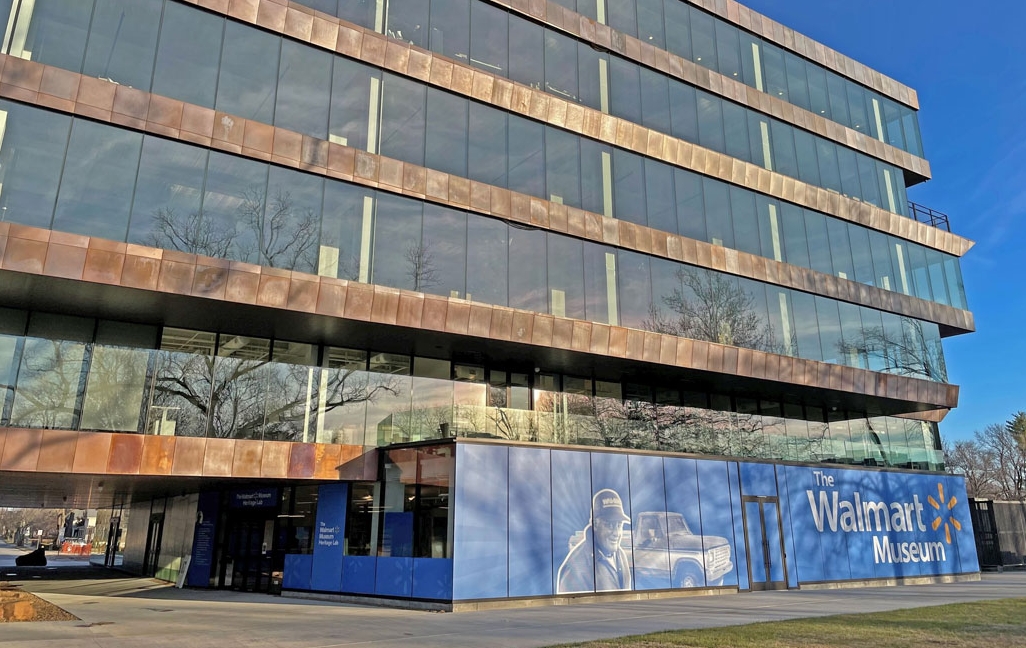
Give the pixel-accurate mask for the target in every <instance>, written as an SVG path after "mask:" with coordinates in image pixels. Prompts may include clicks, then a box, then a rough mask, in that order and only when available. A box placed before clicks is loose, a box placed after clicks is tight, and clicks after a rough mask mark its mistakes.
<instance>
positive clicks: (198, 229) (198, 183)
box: [128, 137, 229, 257]
mask: <svg viewBox="0 0 1026 648" xmlns="http://www.w3.org/2000/svg"><path fill="white" fill-rule="evenodd" d="M206 171H207V152H206V151H205V150H203V149H201V148H199V147H195V146H188V145H186V144H180V143H178V142H171V141H169V140H165V139H160V138H157V137H146V138H144V139H143V146H142V155H141V157H140V158H139V177H138V179H137V181H136V185H135V200H134V201H133V202H132V219H131V224H130V226H129V230H128V241H129V242H130V243H138V244H141V245H150V246H153V247H159V248H165V249H169V250H180V251H182V252H192V253H195V254H203V255H205V256H212V257H224V256H225V255H226V254H227V253H228V249H229V248H228V246H227V245H225V243H227V241H226V238H227V237H224V236H221V235H220V234H221V233H220V232H219V231H217V230H213V229H211V227H210V225H211V223H210V222H209V221H205V220H204V219H202V218H201V216H200V201H201V199H202V197H203V178H204V176H205V174H206Z"/></svg>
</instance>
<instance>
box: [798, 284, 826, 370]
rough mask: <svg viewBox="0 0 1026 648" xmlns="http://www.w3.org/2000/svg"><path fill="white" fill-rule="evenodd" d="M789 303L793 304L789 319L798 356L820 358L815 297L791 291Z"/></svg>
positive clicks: (821, 356) (820, 349)
mask: <svg viewBox="0 0 1026 648" xmlns="http://www.w3.org/2000/svg"><path fill="white" fill-rule="evenodd" d="M791 303H792V305H793V306H794V312H793V317H792V320H791V323H792V326H794V330H795V339H796V341H797V342H798V357H799V358H806V359H808V360H822V359H823V352H822V348H821V346H820V339H819V325H818V324H817V318H816V298H815V297H813V296H812V295H810V294H808V293H804V292H799V291H797V290H792V291H791Z"/></svg>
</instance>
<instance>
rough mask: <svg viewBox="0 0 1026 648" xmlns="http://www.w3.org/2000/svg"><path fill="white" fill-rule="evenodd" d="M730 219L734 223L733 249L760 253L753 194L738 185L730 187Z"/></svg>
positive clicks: (760, 247) (760, 246)
mask: <svg viewBox="0 0 1026 648" xmlns="http://www.w3.org/2000/svg"><path fill="white" fill-rule="evenodd" d="M730 211H731V220H732V221H733V224H734V245H733V246H732V247H734V249H737V250H741V251H742V252H749V253H751V254H761V252H762V245H761V244H760V242H759V222H758V218H757V214H756V211H755V194H753V193H752V192H750V191H745V190H744V189H741V188H739V187H731V188H730Z"/></svg>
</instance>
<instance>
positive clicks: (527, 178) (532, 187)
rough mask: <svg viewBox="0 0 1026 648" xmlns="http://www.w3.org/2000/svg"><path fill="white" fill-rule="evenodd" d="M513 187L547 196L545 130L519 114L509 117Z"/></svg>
mask: <svg viewBox="0 0 1026 648" xmlns="http://www.w3.org/2000/svg"><path fill="white" fill-rule="evenodd" d="M509 188H510V189H512V190H513V191H519V192H520V193H525V194H527V195H529V196H544V195H545V127H544V126H542V125H541V124H539V123H537V122H534V121H531V120H528V119H524V118H522V117H517V116H515V115H510V116H509Z"/></svg>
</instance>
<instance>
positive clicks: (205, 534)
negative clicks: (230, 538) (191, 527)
mask: <svg viewBox="0 0 1026 648" xmlns="http://www.w3.org/2000/svg"><path fill="white" fill-rule="evenodd" d="M218 495H219V494H218V493H200V496H199V506H198V507H197V509H198V510H197V512H196V529H195V531H193V536H192V561H191V562H190V563H189V573H188V575H187V577H186V579H185V584H186V585H188V586H189V587H209V586H210V572H211V570H212V569H213V563H214V542H215V535H214V534H215V532H216V530H217V528H216V523H217V513H218V499H219V497H218Z"/></svg>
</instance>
